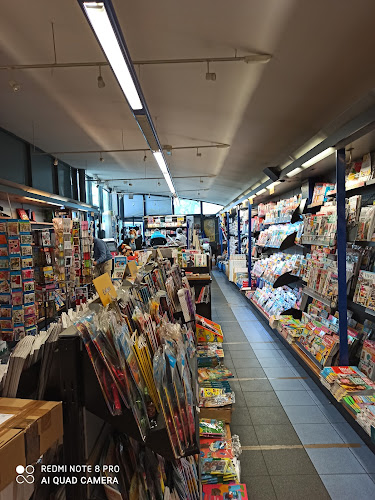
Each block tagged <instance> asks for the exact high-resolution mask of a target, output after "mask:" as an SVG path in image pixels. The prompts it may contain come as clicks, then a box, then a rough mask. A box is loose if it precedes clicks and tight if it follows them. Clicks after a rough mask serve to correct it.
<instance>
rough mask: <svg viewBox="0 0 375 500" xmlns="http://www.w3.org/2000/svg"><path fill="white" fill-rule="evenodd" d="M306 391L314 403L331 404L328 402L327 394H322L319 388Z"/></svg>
mask: <svg viewBox="0 0 375 500" xmlns="http://www.w3.org/2000/svg"><path fill="white" fill-rule="evenodd" d="M308 393H309V394H310V396H311V397H312V398H313V400H314V401H315V403H316V404H317V405H329V404H332V403H331V402H330V400H329V399H328V398H327V396H326V395H325V394H323V392H322V391H320V390H318V389H317V390H316V391H310V390H309V391H308Z"/></svg>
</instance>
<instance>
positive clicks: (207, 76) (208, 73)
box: [206, 61, 216, 82]
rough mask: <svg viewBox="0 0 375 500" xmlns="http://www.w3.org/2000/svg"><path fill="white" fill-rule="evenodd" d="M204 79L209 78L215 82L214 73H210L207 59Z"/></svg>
mask: <svg viewBox="0 0 375 500" xmlns="http://www.w3.org/2000/svg"><path fill="white" fill-rule="evenodd" d="M206 80H209V81H211V82H215V81H216V73H210V63H209V62H208V61H207V73H206Z"/></svg>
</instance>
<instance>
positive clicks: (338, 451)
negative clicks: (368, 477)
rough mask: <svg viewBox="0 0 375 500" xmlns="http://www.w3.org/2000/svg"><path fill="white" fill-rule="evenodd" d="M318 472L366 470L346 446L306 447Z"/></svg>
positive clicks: (346, 472) (360, 472) (355, 471)
mask: <svg viewBox="0 0 375 500" xmlns="http://www.w3.org/2000/svg"><path fill="white" fill-rule="evenodd" d="M306 451H307V453H308V455H309V457H310V459H311V461H312V463H313V464H314V466H315V468H316V470H317V471H318V474H364V473H365V472H366V471H365V469H364V468H363V467H362V465H361V464H360V463H359V462H358V460H357V459H356V458H355V456H354V455H353V453H352V452H351V451H350V450H349V449H348V448H307V449H306Z"/></svg>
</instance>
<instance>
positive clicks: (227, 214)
mask: <svg viewBox="0 0 375 500" xmlns="http://www.w3.org/2000/svg"><path fill="white" fill-rule="evenodd" d="M226 220H227V255H228V260H229V255H230V250H229V212H226Z"/></svg>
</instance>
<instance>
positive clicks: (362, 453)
mask: <svg viewBox="0 0 375 500" xmlns="http://www.w3.org/2000/svg"><path fill="white" fill-rule="evenodd" d="M250 416H251V414H250ZM350 451H351V452H352V453H353V455H354V456H355V458H356V459H357V460H358V462H359V463H360V464H361V465H362V467H363V468H364V469H365V471H366V472H367V473H371V474H375V455H374V453H373V452H372V451H371V450H370V449H369V448H368V447H367V446H366V445H365V444H363V445H362V446H361V447H360V448H350Z"/></svg>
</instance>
